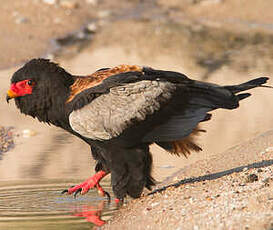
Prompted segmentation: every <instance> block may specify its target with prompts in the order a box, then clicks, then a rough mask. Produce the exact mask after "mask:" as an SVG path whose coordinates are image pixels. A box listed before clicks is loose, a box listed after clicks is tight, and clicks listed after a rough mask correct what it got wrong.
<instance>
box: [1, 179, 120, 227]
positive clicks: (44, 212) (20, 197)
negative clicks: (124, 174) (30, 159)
mask: <svg viewBox="0 0 273 230" xmlns="http://www.w3.org/2000/svg"><path fill="white" fill-rule="evenodd" d="M74 182H75V181H74ZM101 185H102V186H103V187H104V188H105V190H106V191H109V192H110V194H111V195H112V193H111V189H110V187H109V183H102V184H101ZM68 186H69V184H68V183H67V182H64V181H61V180H44V181H35V182H31V183H30V181H26V182H22V181H19V182H13V183H6V185H3V183H1V188H0V229H5V230H8V229H15V228H16V229H22V230H24V229H31V228H32V229H92V227H93V226H94V223H95V225H100V224H102V223H103V221H106V220H108V219H109V217H110V216H111V215H112V214H113V212H114V211H115V210H116V208H117V207H116V205H115V202H111V203H108V201H107V200H106V199H105V198H102V197H99V196H98V194H97V192H96V190H90V191H89V193H88V194H86V195H84V196H81V195H79V196H78V197H77V198H76V199H74V198H73V196H71V195H62V194H61V191H62V190H63V189H64V188H67V187H68Z"/></svg>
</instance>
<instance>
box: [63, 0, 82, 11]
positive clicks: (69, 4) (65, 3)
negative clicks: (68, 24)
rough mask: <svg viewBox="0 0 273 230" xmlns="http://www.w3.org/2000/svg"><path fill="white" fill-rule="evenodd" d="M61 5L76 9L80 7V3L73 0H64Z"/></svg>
mask: <svg viewBox="0 0 273 230" xmlns="http://www.w3.org/2000/svg"><path fill="white" fill-rule="evenodd" d="M60 6H61V7H63V8H67V9H76V8H78V7H79V4H78V3H77V2H76V1H72V0H62V1H61V2H60Z"/></svg>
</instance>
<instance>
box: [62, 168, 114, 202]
mask: <svg viewBox="0 0 273 230" xmlns="http://www.w3.org/2000/svg"><path fill="white" fill-rule="evenodd" d="M106 175H107V173H106V172H105V171H102V170H101V171H98V172H97V173H96V174H95V175H94V176H92V177H90V178H88V179H87V180H86V181H84V182H83V183H81V184H78V185H76V186H74V187H72V188H69V189H66V190H64V191H63V192H62V193H66V192H67V193H68V194H72V193H74V196H75V197H76V195H77V194H78V193H79V192H81V194H82V195H83V194H85V193H87V192H88V191H89V190H90V189H92V188H95V187H96V188H97V189H98V193H99V194H100V195H101V196H105V195H107V197H108V199H109V198H110V196H109V194H108V193H107V192H105V191H104V190H103V188H102V187H101V186H100V184H99V182H100V180H101V179H102V178H103V177H105V176H106Z"/></svg>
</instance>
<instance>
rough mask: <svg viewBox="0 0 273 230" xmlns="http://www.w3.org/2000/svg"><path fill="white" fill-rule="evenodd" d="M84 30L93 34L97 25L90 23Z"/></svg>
mask: <svg viewBox="0 0 273 230" xmlns="http://www.w3.org/2000/svg"><path fill="white" fill-rule="evenodd" d="M86 29H87V30H88V31H89V32H92V33H95V32H96V31H97V29H98V27H97V25H96V23H95V22H90V23H88V25H87V26H86Z"/></svg>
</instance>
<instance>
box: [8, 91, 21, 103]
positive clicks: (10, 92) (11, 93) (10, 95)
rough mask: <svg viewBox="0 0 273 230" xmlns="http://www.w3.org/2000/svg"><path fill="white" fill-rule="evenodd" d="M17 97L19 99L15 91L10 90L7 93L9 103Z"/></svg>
mask: <svg viewBox="0 0 273 230" xmlns="http://www.w3.org/2000/svg"><path fill="white" fill-rule="evenodd" d="M15 97H18V95H17V94H16V93H15V92H14V91H12V90H11V89H9V90H8V92H7V96H6V100H7V103H9V100H10V99H12V98H15Z"/></svg>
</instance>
